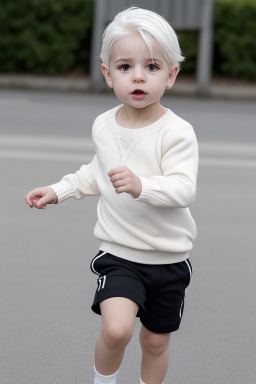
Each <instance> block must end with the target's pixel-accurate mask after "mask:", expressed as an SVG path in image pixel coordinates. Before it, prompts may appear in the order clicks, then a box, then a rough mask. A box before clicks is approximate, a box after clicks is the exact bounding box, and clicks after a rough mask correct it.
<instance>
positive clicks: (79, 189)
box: [50, 155, 100, 203]
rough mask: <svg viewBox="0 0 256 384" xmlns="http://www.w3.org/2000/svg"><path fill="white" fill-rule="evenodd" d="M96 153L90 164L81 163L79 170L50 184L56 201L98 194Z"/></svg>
mask: <svg viewBox="0 0 256 384" xmlns="http://www.w3.org/2000/svg"><path fill="white" fill-rule="evenodd" d="M96 170H97V155H95V156H94V158H93V161H92V162H91V163H90V164H87V165H82V167H81V168H80V170H79V171H77V172H76V173H74V174H69V175H66V176H64V177H63V178H62V179H61V181H60V182H58V183H56V184H53V185H51V186H50V187H51V188H53V190H54V192H55V193H56V195H57V196H58V203H60V202H62V201H64V200H66V199H68V198H70V197H74V198H75V199H81V198H83V197H85V196H97V195H100V191H99V188H98V185H97V182H96Z"/></svg>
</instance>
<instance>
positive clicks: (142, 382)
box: [140, 379, 164, 384]
mask: <svg viewBox="0 0 256 384" xmlns="http://www.w3.org/2000/svg"><path fill="white" fill-rule="evenodd" d="M140 384H146V383H144V381H142V380H141V379H140ZM163 384H164V383H163Z"/></svg>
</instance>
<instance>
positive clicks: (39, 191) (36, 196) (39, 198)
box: [26, 187, 58, 209]
mask: <svg viewBox="0 0 256 384" xmlns="http://www.w3.org/2000/svg"><path fill="white" fill-rule="evenodd" d="M57 201H58V197H57V195H56V193H55V192H54V190H53V189H52V188H51V187H40V188H36V189H33V190H32V191H31V192H29V193H28V194H27V196H26V202H27V204H28V205H29V206H30V208H33V207H35V208H38V209H46V205H47V204H56V203H57Z"/></svg>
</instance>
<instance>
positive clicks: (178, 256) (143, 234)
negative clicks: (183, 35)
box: [51, 106, 198, 264]
mask: <svg viewBox="0 0 256 384" xmlns="http://www.w3.org/2000/svg"><path fill="white" fill-rule="evenodd" d="M119 108H121V106H118V107H116V108H114V109H112V110H110V111H108V112H105V113H103V114H101V115H100V116H99V117H97V119H96V120H95V122H94V124H93V129H92V136H93V141H94V145H95V151H96V154H95V156H94V158H93V160H92V162H91V163H90V164H88V165H83V166H82V167H81V168H80V170H79V171H77V172H76V173H75V174H70V175H66V176H64V177H63V179H62V180H61V181H60V182H59V183H57V184H54V185H52V186H51V187H52V188H53V189H54V191H55V192H56V194H57V196H58V202H61V201H64V200H66V199H67V198H69V197H75V198H76V199H81V198H82V197H84V196H92V195H100V199H99V202H98V208H97V214H98V222H97V224H96V227H95V230H94V234H95V236H96V237H97V238H98V239H99V240H100V241H101V245H100V249H101V250H103V251H106V252H109V253H112V254H114V255H116V256H118V257H121V258H124V259H127V260H130V261H134V262H137V263H143V264H169V263H177V262H179V261H183V260H185V259H186V258H187V257H188V253H189V251H190V250H191V249H192V247H193V242H194V239H195V237H196V227H195V223H194V220H193V219H192V216H191V214H190V211H189V208H188V207H189V206H190V205H191V204H192V202H193V200H194V198H195V193H196V177H197V169H198V147H197V141H196V137H195V134H194V131H193V128H192V126H191V125H190V124H189V123H187V122H186V121H184V120H183V119H181V118H180V117H178V116H177V115H175V114H174V113H173V112H172V111H171V110H167V112H166V113H165V115H164V116H162V117H161V118H160V119H159V120H157V121H156V122H154V123H153V124H150V125H148V126H146V127H143V128H138V129H132V128H123V127H121V126H119V125H118V124H117V122H116V113H117V111H118V110H119ZM122 165H126V166H127V167H128V168H130V170H131V171H132V172H133V173H135V174H136V175H137V176H139V177H140V179H141V182H142V192H141V195H140V196H139V197H138V198H137V199H134V198H133V197H132V196H131V195H129V194H127V193H121V194H116V192H115V190H114V187H113V185H112V183H111V182H110V179H109V177H108V172H109V171H110V170H111V169H113V168H116V167H118V166H122Z"/></svg>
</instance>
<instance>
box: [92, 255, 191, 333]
mask: <svg viewBox="0 0 256 384" xmlns="http://www.w3.org/2000/svg"><path fill="white" fill-rule="evenodd" d="M91 270H92V272H94V273H95V274H97V275H98V276H99V278H98V281H97V283H98V286H97V289H96V293H95V298H94V301H93V304H92V310H93V311H94V312H95V313H97V314H99V315H100V314H101V311H100V305H99V304H100V303H101V302H102V301H104V300H106V299H109V298H111V297H125V298H128V299H130V300H132V301H134V302H135V303H137V304H138V306H139V310H138V314H137V317H140V321H141V323H142V324H143V325H144V326H145V327H146V328H147V329H148V330H150V331H151V332H155V333H169V332H174V331H176V330H177V329H178V328H179V325H180V321H181V318H182V314H183V308H184V298H185V289H186V288H187V286H188V285H189V283H190V279H191V275H192V267H191V264H190V261H189V260H188V259H187V260H185V261H182V262H179V263H174V264H164V265H148V264H139V263H134V262H131V261H128V260H124V259H122V258H120V257H116V256H113V255H111V254H110V253H107V252H103V251H100V252H99V253H98V254H97V255H96V256H95V257H94V259H93V260H92V262H91Z"/></svg>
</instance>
